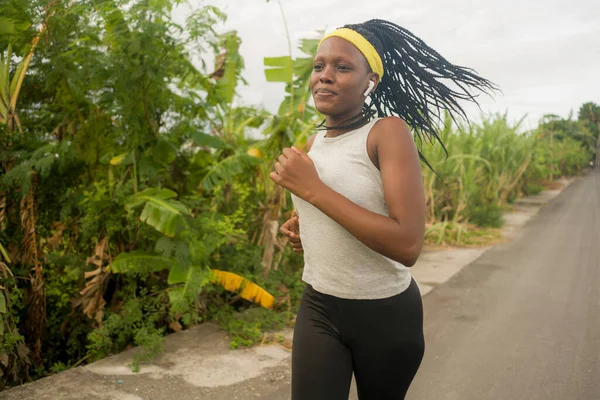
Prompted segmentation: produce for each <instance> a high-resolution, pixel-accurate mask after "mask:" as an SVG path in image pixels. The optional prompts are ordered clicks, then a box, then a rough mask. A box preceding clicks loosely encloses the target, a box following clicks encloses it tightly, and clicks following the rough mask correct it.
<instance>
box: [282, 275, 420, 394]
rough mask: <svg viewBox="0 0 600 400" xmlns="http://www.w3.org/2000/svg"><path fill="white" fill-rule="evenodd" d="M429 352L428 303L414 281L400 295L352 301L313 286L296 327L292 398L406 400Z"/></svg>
mask: <svg viewBox="0 0 600 400" xmlns="http://www.w3.org/2000/svg"><path fill="white" fill-rule="evenodd" d="M424 350H425V341H424V339H423V304H422V302H421V294H420V293H419V288H418V287H417V284H416V283H415V281H414V280H413V281H412V282H411V284H410V287H409V288H408V289H407V290H405V291H404V292H402V293H401V294H399V295H396V296H393V297H389V298H385V299H378V300H348V299H341V298H338V297H333V296H329V295H326V294H322V293H319V292H317V291H316V290H314V289H313V288H312V287H311V286H310V285H308V286H307V287H306V289H305V291H304V294H303V296H302V301H301V304H300V310H299V312H298V316H297V319H296V326H295V329H294V343H293V350H292V400H348V396H349V392H350V384H351V381H352V372H354V376H355V378H356V386H357V389H358V396H359V398H360V400H392V399H404V397H405V396H406V392H407V391H408V387H409V386H410V383H411V382H412V380H413V378H414V376H415V374H416V373H417V370H418V369H419V366H420V364H421V360H422V359H423V353H424Z"/></svg>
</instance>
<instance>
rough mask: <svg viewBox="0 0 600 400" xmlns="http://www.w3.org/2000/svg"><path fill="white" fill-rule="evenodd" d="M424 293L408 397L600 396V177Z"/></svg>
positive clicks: (520, 399) (516, 399)
mask: <svg viewBox="0 0 600 400" xmlns="http://www.w3.org/2000/svg"><path fill="white" fill-rule="evenodd" d="M519 236H520V237H517V238H516V239H515V240H514V241H513V242H511V243H510V244H507V245H503V246H501V247H497V248H495V249H493V250H491V251H488V252H487V253H485V254H484V255H483V256H482V257H481V258H480V259H479V260H477V261H476V262H475V263H473V264H472V265H470V266H468V267H467V268H465V269H464V270H463V271H462V272H461V273H459V274H458V275H456V276H455V277H454V278H453V279H451V280H450V281H448V282H447V283H446V284H445V285H443V286H441V287H439V288H437V289H436V290H434V291H433V292H432V293H430V294H429V295H428V296H426V297H425V298H424V306H425V314H426V315H425V334H426V342H427V345H426V354H425V359H424V360H423V364H422V367H421V369H420V371H419V373H418V375H417V378H416V379H415V382H414V384H413V386H412V388H411V390H410V391H409V395H408V396H407V398H408V399H409V400H430V399H431V400H438V399H440V400H454V399H460V400H471V399H473V400H488V399H489V400H504V399H510V400H525V399H527V400H536V399H539V400H542V399H543V400H559V399H560V400H595V399H600V173H594V174H590V175H588V176H586V177H585V178H583V179H582V180H579V181H577V182H575V183H573V184H572V185H571V186H570V187H569V188H567V189H566V190H565V191H564V192H563V193H562V194H561V195H560V196H559V197H557V198H556V199H554V200H553V201H552V202H551V203H550V204H548V205H547V206H546V207H544V208H542V209H541V210H540V213H539V214H538V215H537V216H536V217H534V219H532V220H531V221H530V222H529V223H528V224H527V225H526V227H525V228H524V229H523V230H522V231H521V233H520V235H519Z"/></svg>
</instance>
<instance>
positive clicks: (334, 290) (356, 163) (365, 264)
mask: <svg viewBox="0 0 600 400" xmlns="http://www.w3.org/2000/svg"><path fill="white" fill-rule="evenodd" d="M377 121H378V119H375V120H373V121H371V122H369V123H368V124H366V125H365V126H363V127H361V128H358V129H356V130H353V131H350V132H347V133H344V134H342V135H340V136H337V137H332V138H327V137H325V134H326V132H324V131H323V132H319V133H318V134H317V135H316V136H315V140H314V142H313V144H312V147H311V149H310V151H309V152H308V155H309V156H310V158H311V159H312V161H313V162H314V164H315V166H316V168H317V172H318V173H319V177H320V178H321V180H322V181H323V183H325V184H326V185H327V186H329V187H330V188H331V189H333V190H335V191H336V192H338V193H340V194H341V195H343V196H345V197H346V198H348V199H349V200H351V201H352V202H354V203H356V204H358V205H359V206H361V207H363V208H366V209H367V210H370V211H372V212H375V213H378V214H382V215H385V216H388V211H387V206H386V204H385V200H384V195H383V184H382V181H381V173H380V171H379V170H378V169H377V168H376V167H375V166H374V165H373V163H372V161H371V159H370V158H369V155H368V153H367V137H368V136H369V132H370V131H371V128H372V127H373V126H374V125H375V123H376V122H377ZM292 200H293V201H294V205H295V207H296V210H297V212H298V215H299V217H300V238H301V239H302V247H303V248H304V272H303V276H302V280H303V281H304V282H306V283H308V284H309V285H311V286H312V287H313V288H314V289H315V290H317V291H318V292H321V293H324V294H328V295H331V296H336V297H341V298H346V299H381V298H385V297H391V296H394V295H397V294H399V293H401V292H403V291H404V290H406V289H407V288H408V286H409V285H410V282H411V276H410V271H409V268H407V267H405V266H404V265H402V264H400V263H398V262H396V261H394V260H391V259H390V258H387V257H385V256H383V255H381V254H379V253H377V252H375V251H374V250H371V249H370V248H368V247H367V246H366V245H364V244H363V243H362V242H360V241H359V240H358V239H356V238H355V237H354V236H353V235H352V234H351V233H350V232H348V231H347V230H346V229H345V228H343V227H342V226H341V225H339V224H338V223H337V222H335V221H333V220H332V219H331V218H329V217H328V216H327V215H325V214H323V213H322V212H321V211H320V210H319V209H317V208H316V207H314V206H313V205H311V204H310V203H308V202H306V201H304V200H302V199H300V198H299V197H297V196H295V195H293V194H292Z"/></svg>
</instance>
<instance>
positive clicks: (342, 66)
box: [310, 36, 378, 117]
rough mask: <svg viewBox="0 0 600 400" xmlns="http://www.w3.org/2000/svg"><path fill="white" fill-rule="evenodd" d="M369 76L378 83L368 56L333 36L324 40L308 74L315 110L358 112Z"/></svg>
mask: <svg viewBox="0 0 600 400" xmlns="http://www.w3.org/2000/svg"><path fill="white" fill-rule="evenodd" d="M370 79H373V80H375V83H376V84H377V83H378V76H377V74H374V73H372V72H371V70H370V68H369V64H368V63H367V59H366V58H365V57H364V56H363V55H362V53H361V52H360V51H359V50H358V49H357V48H356V47H354V45H353V44H352V43H350V42H348V41H347V40H345V39H342V38H339V37H335V36H334V37H331V38H329V39H327V40H325V41H324V42H323V43H322V44H321V47H320V48H319V51H318V52H317V55H316V56H315V59H314V66H313V72H312V74H311V76H310V89H311V92H312V94H313V98H314V100H315V106H316V108H317V110H319V112H320V113H321V114H323V115H327V116H345V117H350V116H354V115H356V114H358V113H359V112H360V110H361V109H362V106H363V104H364V102H365V96H364V92H365V90H367V88H368V87H369V80H370ZM373 90H374V89H373Z"/></svg>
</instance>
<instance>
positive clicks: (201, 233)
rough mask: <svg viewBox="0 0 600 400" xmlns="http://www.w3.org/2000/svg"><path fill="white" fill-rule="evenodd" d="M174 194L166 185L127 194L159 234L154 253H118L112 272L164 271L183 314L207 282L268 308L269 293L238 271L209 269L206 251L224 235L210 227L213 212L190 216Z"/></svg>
mask: <svg viewBox="0 0 600 400" xmlns="http://www.w3.org/2000/svg"><path fill="white" fill-rule="evenodd" d="M176 196H177V194H176V193H175V192H173V191H170V190H168V189H162V190H159V189H146V190H144V191H142V192H140V193H138V194H137V195H134V196H132V198H131V199H130V200H129V202H128V203H127V206H126V207H127V209H128V210H130V211H132V210H134V209H136V208H139V207H141V206H143V209H142V212H141V214H140V220H141V221H143V222H145V223H147V224H148V225H150V226H152V227H153V228H154V229H156V230H157V231H158V232H160V233H162V234H163V235H164V236H163V237H161V238H160V239H159V240H158V241H157V242H156V244H155V248H154V252H144V251H140V250H138V251H134V252H123V253H121V254H119V255H118V256H117V257H116V258H115V259H114V260H113V261H112V263H111V265H110V269H111V271H112V272H115V273H124V274H127V273H137V274H146V273H150V272H156V271H161V270H168V271H169V275H168V278H167V282H168V284H169V285H170V288H169V290H168V294H169V300H170V302H171V306H172V309H173V311H174V312H175V314H178V313H183V312H184V311H185V310H186V309H187V308H188V306H189V305H190V304H191V303H193V302H194V301H195V299H196V298H197V297H198V295H199V294H200V292H201V291H202V289H203V288H204V287H206V286H207V285H208V284H216V285H219V286H222V287H223V288H224V289H225V290H228V291H231V292H236V293H237V292H238V291H240V290H241V292H240V293H239V295H240V297H242V298H244V299H246V300H248V301H253V302H256V303H257V304H259V305H261V306H262V307H265V308H272V307H273V304H274V298H273V296H272V295H271V294H269V293H268V292H267V291H266V290H264V289H263V288H261V287H259V286H258V285H256V284H255V283H253V282H251V281H249V280H248V279H246V278H244V277H241V276H239V275H237V274H234V273H231V272H226V271H220V270H213V269H211V268H210V266H209V258H210V255H211V254H212V253H213V252H214V251H216V250H217V249H218V248H219V247H220V246H221V245H222V244H224V243H225V242H227V240H228V238H227V237H225V236H223V235H219V234H217V232H214V231H213V230H211V229H210V224H211V222H213V223H214V221H215V219H218V216H216V215H211V216H201V217H196V218H194V217H193V216H192V213H191V211H190V210H189V209H188V208H187V207H186V206H185V205H184V204H183V203H181V202H179V201H178V200H175V197H176Z"/></svg>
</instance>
